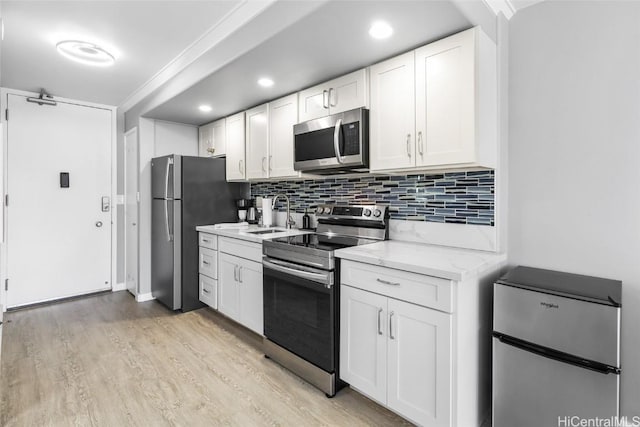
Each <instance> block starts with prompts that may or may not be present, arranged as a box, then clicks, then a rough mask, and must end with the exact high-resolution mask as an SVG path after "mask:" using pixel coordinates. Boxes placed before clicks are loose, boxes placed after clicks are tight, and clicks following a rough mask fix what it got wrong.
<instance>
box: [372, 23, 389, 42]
mask: <svg viewBox="0 0 640 427" xmlns="http://www.w3.org/2000/svg"><path fill="white" fill-rule="evenodd" d="M392 34H393V28H391V25H389V24H387V23H386V22H384V21H376V22H374V23H373V24H371V27H370V28H369V35H370V36H371V37H373V38H374V39H377V40H382V39H386V38H389V37H391V35H392Z"/></svg>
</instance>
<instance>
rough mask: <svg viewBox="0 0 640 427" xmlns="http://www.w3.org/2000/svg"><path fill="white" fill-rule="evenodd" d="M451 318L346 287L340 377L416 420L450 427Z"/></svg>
mask: <svg viewBox="0 0 640 427" xmlns="http://www.w3.org/2000/svg"><path fill="white" fill-rule="evenodd" d="M451 317H452V315H451V314H449V313H443V312H440V311H437V310H432V309H429V308H425V307H421V306H418V305H415V304H410V303H407V302H404V301H399V300H396V299H394V298H389V297H386V296H383V295H378V294H375V293H373V292H368V291H364V290H361V289H356V288H352V287H350V286H345V285H342V286H341V288H340V377H341V378H342V379H343V380H344V381H346V382H348V383H349V384H350V385H351V386H352V387H354V388H356V389H358V390H359V391H361V392H362V393H363V394H366V395H368V396H369V397H371V398H372V399H374V400H376V401H378V402H380V403H382V404H383V405H386V406H388V407H389V408H391V409H392V410H394V411H396V412H398V413H399V414H401V415H403V416H405V417H406V418H408V419H410V420H411V421H414V422H416V423H418V424H421V425H428V426H449V425H450V422H451V409H450V408H451V361H450V360H451Z"/></svg>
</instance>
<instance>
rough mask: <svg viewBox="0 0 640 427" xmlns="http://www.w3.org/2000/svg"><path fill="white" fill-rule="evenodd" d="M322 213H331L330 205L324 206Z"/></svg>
mask: <svg viewBox="0 0 640 427" xmlns="http://www.w3.org/2000/svg"><path fill="white" fill-rule="evenodd" d="M324 213H325V214H326V215H329V214H330V213H331V208H330V207H328V206H327V207H325V208H324Z"/></svg>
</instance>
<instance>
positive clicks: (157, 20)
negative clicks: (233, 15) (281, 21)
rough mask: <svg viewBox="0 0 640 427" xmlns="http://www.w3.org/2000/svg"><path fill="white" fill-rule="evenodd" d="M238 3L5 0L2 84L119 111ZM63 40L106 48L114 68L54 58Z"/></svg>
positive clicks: (236, 1) (3, 8) (2, 5)
mask: <svg viewBox="0 0 640 427" xmlns="http://www.w3.org/2000/svg"><path fill="white" fill-rule="evenodd" d="M241 3H242V1H240V0H230V1H223V0H215V1H202V0H200V1H149V0H138V1H98V0H83V1H78V0H76V1H51V0H49V1H24V0H22V1H20V0H15V1H11V0H9V1H7V0H3V1H2V2H1V3H0V8H1V9H0V10H1V14H2V21H3V23H4V40H3V41H2V62H1V67H0V84H1V85H2V86H3V87H8V88H12V89H20V90H27V91H34V92H37V91H39V90H40V88H44V89H46V90H47V91H48V92H49V93H51V94H52V95H55V96H61V97H66V98H72V99H79V100H83V101H89V102H96V103H100V104H107V105H119V104H120V103H122V101H124V100H125V99H126V98H127V96H129V95H130V94H131V93H132V92H134V91H135V90H136V89H138V88H139V87H140V86H142V85H143V84H144V83H145V82H147V81H148V80H149V79H150V78H152V77H153V76H154V75H155V74H156V73H157V72H159V71H160V70H161V69H162V68H163V67H165V66H166V65H167V64H169V63H170V62H171V61H172V60H173V59H174V58H176V57H177V56H178V55H179V54H180V53H181V52H182V51H183V50H184V49H185V48H187V47H188V46H189V45H191V44H192V43H193V42H194V41H196V40H197V39H198V38H200V37H201V36H202V35H203V34H204V33H205V32H206V31H207V30H209V29H210V28H211V27H212V26H214V25H215V24H216V23H217V22H219V21H220V20H221V19H222V18H223V17H224V16H225V15H226V14H228V13H229V12H230V11H231V10H232V9H233V8H234V7H236V6H237V5H239V4H241ZM63 39H82V40H85V41H89V42H93V43H95V44H98V45H100V46H102V47H105V48H111V49H112V50H114V52H113V53H115V54H116V57H117V61H116V64H115V65H114V66H112V67H108V68H102V67H88V66H85V65H82V64H78V63H75V62H71V61H69V60H68V59H66V58H64V57H62V56H60V55H59V54H58V53H57V52H56V49H55V43H56V42H58V41H60V40H63Z"/></svg>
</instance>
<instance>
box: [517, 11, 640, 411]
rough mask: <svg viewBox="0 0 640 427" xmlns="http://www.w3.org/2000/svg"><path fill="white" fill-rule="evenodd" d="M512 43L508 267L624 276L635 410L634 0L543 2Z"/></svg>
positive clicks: (637, 148)
mask: <svg viewBox="0 0 640 427" xmlns="http://www.w3.org/2000/svg"><path fill="white" fill-rule="evenodd" d="M509 41H510V49H509V61H510V62H509V63H510V68H509V74H510V87H509V90H510V94H509V103H510V112H509V114H510V119H509V126H510V131H509V136H510V140H509V157H508V158H509V164H508V166H509V194H508V210H509V229H508V230H509V238H508V250H509V252H508V253H509V261H510V264H512V265H515V264H522V265H530V266H536V267H543V268H550V269H557V270H563V271H568V272H573V273H580V274H586V275H593V276H601V277H606V278H611V279H619V280H622V281H623V307H622V313H623V316H622V322H623V326H622V347H623V348H622V377H621V378H622V395H621V398H622V413H623V415H627V416H633V415H640V333H639V332H638V325H640V310H639V309H638V308H639V307H640V4H639V3H638V2H624V1H623V2H613V1H571V2H568V1H566V2H565V1H563V2H560V1H548V2H543V3H540V4H537V5H534V6H531V7H529V8H526V9H523V10H521V11H519V12H518V13H517V14H516V16H515V17H514V18H513V19H512V20H511V22H510V25H509ZM576 392H579V391H578V390H577V391H576Z"/></svg>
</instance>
